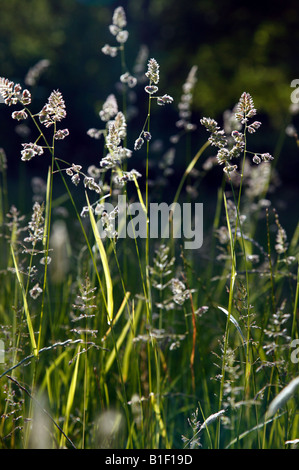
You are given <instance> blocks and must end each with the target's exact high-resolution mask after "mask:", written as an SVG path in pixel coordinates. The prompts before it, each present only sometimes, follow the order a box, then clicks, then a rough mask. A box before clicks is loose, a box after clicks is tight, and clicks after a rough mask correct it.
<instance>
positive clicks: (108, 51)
mask: <svg viewBox="0 0 299 470" xmlns="http://www.w3.org/2000/svg"><path fill="white" fill-rule="evenodd" d="M101 51H102V52H103V54H105V55H109V56H110V57H116V56H117V52H118V47H113V46H109V44H105V46H103V47H102V49H101Z"/></svg>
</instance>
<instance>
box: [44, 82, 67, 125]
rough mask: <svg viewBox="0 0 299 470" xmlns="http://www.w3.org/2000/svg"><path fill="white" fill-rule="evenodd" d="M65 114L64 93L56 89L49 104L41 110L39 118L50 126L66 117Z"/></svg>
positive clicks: (50, 97) (49, 99)
mask: <svg viewBox="0 0 299 470" xmlns="http://www.w3.org/2000/svg"><path fill="white" fill-rule="evenodd" d="M65 116H66V111H65V102H64V99H63V97H62V94H61V93H60V91H58V90H54V91H52V93H51V95H50V96H49V98H48V102H47V104H46V105H45V106H44V107H43V109H42V110H41V111H40V112H39V120H40V122H41V123H42V124H44V125H45V126H46V127H50V126H52V125H53V124H54V123H55V122H57V121H61V120H62V119H64V118H65Z"/></svg>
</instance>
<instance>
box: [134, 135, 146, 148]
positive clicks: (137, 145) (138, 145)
mask: <svg viewBox="0 0 299 470" xmlns="http://www.w3.org/2000/svg"><path fill="white" fill-rule="evenodd" d="M143 144H144V140H143V138H142V137H138V139H136V140H135V144H134V150H140V149H141V147H142V145H143Z"/></svg>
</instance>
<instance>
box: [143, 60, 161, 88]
mask: <svg viewBox="0 0 299 470" xmlns="http://www.w3.org/2000/svg"><path fill="white" fill-rule="evenodd" d="M145 75H146V76H147V78H149V79H150V81H151V82H154V83H155V85H157V84H158V83H159V64H158V62H157V61H156V59H150V60H149V61H148V65H147V72H146V74H145Z"/></svg>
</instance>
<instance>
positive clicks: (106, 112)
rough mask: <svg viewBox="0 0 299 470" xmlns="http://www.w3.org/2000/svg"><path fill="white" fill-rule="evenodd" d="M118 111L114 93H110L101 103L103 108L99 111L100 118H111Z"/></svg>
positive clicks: (103, 119) (106, 119)
mask: <svg viewBox="0 0 299 470" xmlns="http://www.w3.org/2000/svg"><path fill="white" fill-rule="evenodd" d="M117 112H118V106H117V101H116V98H115V95H114V94H111V95H109V96H108V97H107V99H106V101H105V102H104V104H103V108H102V110H101V111H100V113H99V114H100V118H101V119H102V121H106V122H107V121H109V120H110V119H112V118H113V117H114V116H115V115H116V114H117Z"/></svg>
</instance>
